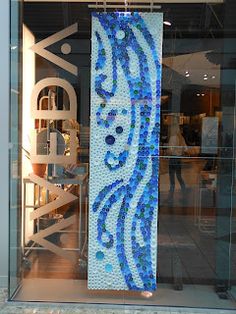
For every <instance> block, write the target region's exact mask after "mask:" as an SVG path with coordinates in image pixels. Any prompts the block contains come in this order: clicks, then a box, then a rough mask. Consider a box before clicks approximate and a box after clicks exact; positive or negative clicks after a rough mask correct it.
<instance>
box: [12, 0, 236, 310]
mask: <svg viewBox="0 0 236 314" xmlns="http://www.w3.org/2000/svg"><path fill="white" fill-rule="evenodd" d="M118 2H119V1H118ZM166 2H168V1H165V3H161V4H159V3H158V4H155V2H151V4H150V2H148V3H147V2H146V1H143V3H142V4H140V3H139V2H137V3H135V4H132V5H131V4H130V3H126V4H123V3H121V4H119V5H118V4H113V5H111V4H109V3H108V2H107V3H106V2H101V1H98V2H97V3H95V2H94V3H90V2H89V3H86V2H80V1H78V3H77V2H75V1H73V2H71V1H68V2H47V1H44V2H40V1H32V2H30V1H25V2H24V3H23V6H22V23H20V26H19V33H20V34H21V36H20V39H22V40H21V41H20V42H21V49H20V51H21V55H20V56H19V61H18V63H16V64H15V63H13V62H12V67H14V69H15V71H17V73H22V75H21V79H22V84H19V85H20V86H19V87H18V88H19V93H20V97H18V98H17V104H18V112H17V111H16V110H14V108H13V107H12V112H11V116H12V118H13V119H14V121H17V123H18V129H17V131H18V134H17V139H16V141H18V143H17V144H18V146H17V147H19V151H18V153H19V154H18V155H17V161H18V163H17V164H16V167H19V169H20V170H19V171H18V176H17V178H18V180H20V181H18V183H17V186H16V185H14V178H11V183H12V193H13V192H14V191H15V192H14V193H16V191H18V192H17V193H18V194H17V200H18V201H17V202H16V211H17V212H16V213H15V216H14V217H19V219H20V220H21V226H20V227H19V229H20V230H19V232H18V233H17V239H15V240H16V242H17V241H18V243H20V247H21V250H20V252H21V253H19V252H18V255H17V256H13V255H12V256H10V258H11V262H12V263H13V264H14V265H17V272H18V278H19V279H18V281H17V282H16V283H15V284H14V288H15V289H12V290H11V291H10V297H11V298H13V299H14V300H20V301H35V300H37V301H63V302H82V303H113V304H114V303H115V304H124V303H125V304H135V305H140V304H141V305H142V304H145V305H166V306H189V307H199V306H201V307H216V308H229V309H232V308H235V293H234V291H235V275H234V274H235V265H236V256H235V243H234V242H235V241H234V237H235V179H236V172H235V118H236V117H235V53H236V47H235V45H236V44H235V42H236V41H235V35H236V34H235V30H236V25H235V22H234V20H235V19H234V13H235V11H236V4H235V3H234V1H230V0H226V1H215V2H214V1H211V2H209V1H208V2H209V3H207V1H206V3H202V1H201V3H191V2H192V1H189V2H188V1H186V3H176V4H172V3H166ZM170 2H171V1H170ZM12 8H13V6H12ZM12 23H13V21H12ZM13 53H14V52H12V54H13ZM21 85H22V88H21ZM153 95H155V96H153ZM18 117H19V118H18ZM150 130H151V131H150ZM102 158H103V159H102ZM13 204H15V203H14V200H12V204H11V205H12V206H13ZM12 228H14V225H11V226H10V229H11V230H12ZM111 230H112V231H111ZM127 230H128V231H127ZM12 237H13V236H12ZM13 264H12V265H13ZM102 267H103V268H102ZM19 287H20V288H19ZM13 290H16V292H15V293H14V294H13V292H14V291H13ZM13 295H14V297H13Z"/></svg>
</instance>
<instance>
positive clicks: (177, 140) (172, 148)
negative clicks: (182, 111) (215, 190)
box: [167, 116, 187, 202]
mask: <svg viewBox="0 0 236 314" xmlns="http://www.w3.org/2000/svg"><path fill="white" fill-rule="evenodd" d="M169 132H170V135H169V141H168V149H167V154H168V156H169V179H170V188H169V194H168V202H172V201H173V197H174V191H175V176H176V177H177V179H178V181H179V184H180V187H181V191H182V196H183V195H184V192H185V190H186V185H185V182H184V179H183V177H182V162H181V157H182V156H183V155H185V154H186V153H187V145H186V141H185V139H184V137H183V135H182V133H181V130H180V126H179V117H178V116H176V117H173V121H172V124H171V126H170V129H169Z"/></svg>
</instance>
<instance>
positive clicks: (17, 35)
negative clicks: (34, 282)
mask: <svg viewBox="0 0 236 314" xmlns="http://www.w3.org/2000/svg"><path fill="white" fill-rule="evenodd" d="M20 4H21V3H20V1H11V41H10V43H11V59H10V62H11V64H10V66H11V72H10V73H11V76H10V79H11V81H10V87H11V93H10V143H11V147H10V215H9V219H10V221H9V222H10V233H9V239H10V249H9V255H10V259H9V262H10V263H9V295H12V294H13V293H14V291H15V290H16V288H17V286H18V285H19V282H20V279H21V274H20V269H21V267H20V265H21V245H20V242H21V190H20V186H21V180H20V173H21V157H20V154H19V146H20V141H21V140H20V128H21V76H20V73H21V63H20V50H21V22H20Z"/></svg>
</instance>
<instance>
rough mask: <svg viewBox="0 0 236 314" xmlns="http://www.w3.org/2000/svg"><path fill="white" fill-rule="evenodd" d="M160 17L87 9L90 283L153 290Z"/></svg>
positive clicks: (155, 259) (160, 43)
mask: <svg viewBox="0 0 236 314" xmlns="http://www.w3.org/2000/svg"><path fill="white" fill-rule="evenodd" d="M162 24H163V20H162V14H160V13H129V12H125V13H118V12H116V13H93V16H92V64H91V67H92V69H91V135H90V136H91V139H90V148H91V149H90V192H89V207H90V209H89V261H88V263H89V264H88V287H89V288H90V289H112V290H149V291H152V290H155V289H156V267H157V213H158V173H159V161H158V157H159V132H160V94H161V53H162Z"/></svg>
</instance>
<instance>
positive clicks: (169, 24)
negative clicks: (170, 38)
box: [163, 21, 171, 26]
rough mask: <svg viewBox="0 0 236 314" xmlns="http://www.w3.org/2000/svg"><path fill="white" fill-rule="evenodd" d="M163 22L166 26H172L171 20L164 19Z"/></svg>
mask: <svg viewBox="0 0 236 314" xmlns="http://www.w3.org/2000/svg"><path fill="white" fill-rule="evenodd" d="M163 24H165V25H166V26H171V22H170V21H164V22H163Z"/></svg>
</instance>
